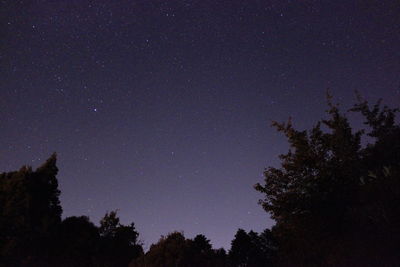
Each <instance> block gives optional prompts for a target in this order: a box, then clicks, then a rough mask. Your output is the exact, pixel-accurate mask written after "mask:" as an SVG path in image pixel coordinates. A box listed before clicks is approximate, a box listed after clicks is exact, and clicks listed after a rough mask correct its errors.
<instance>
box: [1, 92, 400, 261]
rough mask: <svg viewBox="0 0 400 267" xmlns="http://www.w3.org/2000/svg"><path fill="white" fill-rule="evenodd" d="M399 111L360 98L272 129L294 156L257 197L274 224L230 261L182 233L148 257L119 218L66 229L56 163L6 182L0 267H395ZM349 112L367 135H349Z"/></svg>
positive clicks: (233, 252)
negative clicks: (301, 125) (300, 124)
mask: <svg viewBox="0 0 400 267" xmlns="http://www.w3.org/2000/svg"><path fill="white" fill-rule="evenodd" d="M398 111H399V109H397V108H389V107H387V106H382V105H381V102H380V101H378V102H377V103H376V104H375V105H372V106H371V105H369V104H368V103H367V102H366V101H365V100H363V99H362V98H361V97H358V102H357V103H356V104H355V105H354V106H353V107H352V108H351V109H349V110H348V111H346V112H343V111H341V110H340V109H339V106H338V105H337V104H334V103H333V102H332V98H331V96H329V95H328V110H327V118H326V119H322V120H320V121H318V122H316V123H315V125H314V126H313V127H312V128H311V129H309V130H297V129H295V127H294V126H293V124H292V122H291V120H289V121H288V122H286V123H277V122H274V123H273V126H274V127H276V128H277V130H278V131H279V132H282V133H283V134H284V135H285V136H286V138H287V140H288V143H289V146H290V149H289V151H288V152H287V153H286V154H283V155H280V159H281V166H280V167H278V168H274V167H269V168H266V169H265V172H264V177H265V179H264V182H263V183H259V184H256V185H255V189H256V190H257V191H259V192H260V193H262V194H263V196H264V197H263V199H261V200H260V204H261V205H262V207H263V208H264V209H265V211H267V212H268V213H269V214H270V215H271V216H272V218H273V219H274V220H275V222H276V224H275V225H274V226H273V227H272V228H271V229H266V230H265V231H263V232H261V233H256V232H253V231H249V232H246V231H245V230H243V229H238V231H237V232H236V234H235V236H234V238H233V240H232V242H231V248H230V250H229V251H228V252H226V251H225V250H224V249H213V248H212V246H211V244H210V241H209V240H208V239H207V237H206V236H204V235H197V236H196V237H194V238H193V239H188V238H186V237H185V236H184V234H183V233H181V232H172V233H169V234H168V235H167V236H162V237H161V238H160V240H159V241H158V242H157V243H155V244H153V245H151V247H150V249H149V250H148V251H147V252H144V251H143V248H142V244H141V242H140V241H139V233H138V232H137V230H136V228H135V225H134V223H131V224H129V225H123V224H121V222H120V220H119V218H118V215H117V212H116V211H112V212H108V213H106V214H105V216H104V217H103V218H102V219H101V221H100V222H99V226H96V225H95V224H93V223H92V222H91V221H90V220H89V218H88V217H85V216H72V217H67V218H64V219H62V218H61V214H62V208H61V204H60V201H59V195H60V191H59V190H58V182H57V178H56V175H57V172H58V169H57V166H56V161H57V157H56V155H55V154H53V155H52V156H51V157H50V158H49V159H48V160H47V161H46V162H45V163H44V164H43V165H42V166H40V167H39V168H37V169H36V170H32V168H31V167H27V166H24V167H22V168H21V169H20V170H18V171H14V172H9V173H2V174H0V266H104V267H106V266H130V267H140V266H150V267H152V266H154V267H156V266H157V267H158V266H160V267H161V266H163V267H169V266H171V267H172V266H179V267H184V266H222V267H224V266H227V267H239V266H247V267H258V266H260V267H261V266H273V267H286V266H287V267H289V266H316V267H317V266H343V267H346V266H371V267H372V266H400V253H399V251H400V125H399V124H398V121H397V120H396V113H397V112H398ZM349 112H355V113H357V114H360V115H361V117H362V118H363V121H364V125H365V127H364V129H358V130H355V129H353V128H352V126H351V124H350V122H349V119H348V115H349Z"/></svg>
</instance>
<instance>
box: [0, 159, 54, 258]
mask: <svg viewBox="0 0 400 267" xmlns="http://www.w3.org/2000/svg"><path fill="white" fill-rule="evenodd" d="M56 162H57V157H56V154H53V155H52V156H51V157H50V158H49V159H48V160H47V161H46V162H45V163H44V164H43V165H42V166H40V167H39V168H37V169H36V171H32V168H31V167H27V166H24V167H22V168H21V169H20V170H19V171H15V172H10V173H3V174H1V175H0V258H1V260H0V262H3V263H4V264H6V265H8V264H10V263H13V264H26V265H29V264H34V262H37V261H39V258H41V259H45V258H46V257H48V256H49V255H48V251H49V240H50V239H51V235H52V233H53V232H54V230H55V229H56V228H57V226H58V224H59V223H60V221H61V213H62V208H61V206H60V201H59V195H60V191H59V190H58V182H57V179H56V175H57V172H58V168H57V166H56Z"/></svg>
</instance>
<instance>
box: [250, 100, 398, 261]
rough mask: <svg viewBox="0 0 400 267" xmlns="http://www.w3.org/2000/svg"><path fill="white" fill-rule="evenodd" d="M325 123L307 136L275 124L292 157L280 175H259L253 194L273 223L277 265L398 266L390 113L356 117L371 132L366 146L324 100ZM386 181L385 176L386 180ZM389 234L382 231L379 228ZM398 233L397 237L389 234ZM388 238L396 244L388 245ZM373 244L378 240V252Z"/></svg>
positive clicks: (365, 111)
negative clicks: (262, 180) (261, 181)
mask: <svg viewBox="0 0 400 267" xmlns="http://www.w3.org/2000/svg"><path fill="white" fill-rule="evenodd" d="M328 105H329V109H328V111H327V113H328V115H329V119H327V120H322V121H319V122H317V123H316V125H315V126H314V127H313V128H312V129H311V130H309V131H299V130H296V129H295V128H294V127H293V125H292V123H291V121H290V120H289V122H288V123H277V122H274V123H273V125H274V126H275V127H276V128H277V129H278V131H280V132H283V133H284V134H285V135H286V137H287V139H288V142H289V145H290V150H289V152H288V153H287V154H284V155H281V156H280V158H281V160H282V164H281V167H280V168H273V167H269V168H267V169H266V170H265V173H264V175H265V184H264V185H261V184H257V185H256V186H255V188H256V190H258V191H260V192H261V193H263V194H264V195H265V198H264V199H263V200H262V201H260V203H261V204H262V206H263V207H264V209H265V210H266V211H267V212H269V213H270V214H271V216H272V218H274V219H275V220H276V226H275V227H274V229H273V233H274V235H275V237H276V238H277V240H278V245H279V253H280V259H281V260H280V262H281V265H287V266H355V265H358V266H359V265H363V266H396V265H398V264H399V261H398V260H399V259H398V257H397V256H396V255H397V254H396V253H394V251H398V249H399V245H398V244H399V241H400V235H399V231H398V230H397V229H400V228H399V227H400V220H399V214H400V209H399V208H398V206H397V205H393V203H396V202H397V203H399V201H400V197H399V196H400V180H399V169H400V168H399V159H400V130H399V126H398V125H396V124H395V113H396V112H397V110H396V109H390V108H388V107H386V106H385V107H383V108H381V106H380V102H378V103H377V104H376V105H375V106H373V108H372V109H371V108H370V107H369V106H368V103H367V102H365V101H360V103H359V104H357V105H355V107H354V108H353V109H352V111H357V112H360V113H361V114H362V115H363V116H364V117H365V119H366V121H365V124H366V125H367V126H368V127H369V128H370V129H371V132H369V133H368V135H369V137H370V139H372V140H371V143H369V144H367V145H366V146H365V147H362V146H361V138H362V136H363V134H364V132H365V130H359V131H353V130H352V128H351V126H350V123H349V121H348V119H347V117H346V115H345V114H342V113H341V112H340V111H339V109H338V106H337V105H334V104H332V102H331V97H330V96H328ZM385 174H386V175H385ZM385 223H386V225H390V227H388V228H387V227H385V228H384V229H383V228H382V227H383V226H384V225H385ZM395 229H396V230H395ZM389 237H390V238H391V239H392V240H393V239H394V240H396V241H394V242H386V241H388V240H390V239H389ZM377 241H381V242H380V243H379V246H381V248H377V245H376V244H378V243H377Z"/></svg>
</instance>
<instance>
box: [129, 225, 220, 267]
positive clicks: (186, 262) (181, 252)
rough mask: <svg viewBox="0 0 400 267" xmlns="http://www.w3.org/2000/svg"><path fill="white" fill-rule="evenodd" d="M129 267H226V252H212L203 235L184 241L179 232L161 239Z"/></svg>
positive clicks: (208, 242)
mask: <svg viewBox="0 0 400 267" xmlns="http://www.w3.org/2000/svg"><path fill="white" fill-rule="evenodd" d="M130 266H131V267H141V266H147V267H158V266H160V267H161V266H162V267H188V266H191V267H196V266H199V267H200V266H204V267H208V266H210V267H211V266H215V267H217V266H221V267H223V266H228V265H227V261H226V252H225V250H223V249H219V250H213V249H212V246H211V244H210V241H209V240H208V239H207V238H206V237H205V236H204V235H197V236H196V237H195V238H194V239H186V238H185V236H184V235H183V234H182V233H180V232H173V233H170V234H169V235H168V236H166V237H161V239H160V240H159V241H158V243H156V244H153V245H151V247H150V250H149V251H148V252H147V253H146V254H145V255H144V256H142V257H140V258H139V259H137V260H135V261H133V262H132V263H131V264H130Z"/></svg>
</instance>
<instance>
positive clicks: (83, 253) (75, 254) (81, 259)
mask: <svg viewBox="0 0 400 267" xmlns="http://www.w3.org/2000/svg"><path fill="white" fill-rule="evenodd" d="M99 242H100V235H99V230H98V228H97V227H96V226H95V225H94V224H93V223H91V222H90V221H89V218H88V217H86V216H80V217H75V216H74V217H68V218H66V219H64V220H63V221H62V223H61V225H60V227H59V229H58V233H57V235H56V236H55V242H54V243H55V244H54V245H55V247H54V250H53V255H54V257H53V261H52V263H53V266H77V267H80V266H82V267H84V266H85V267H86V266H87V267H90V266H96V263H95V259H96V258H97V257H98V254H99V251H98V249H99Z"/></svg>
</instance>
